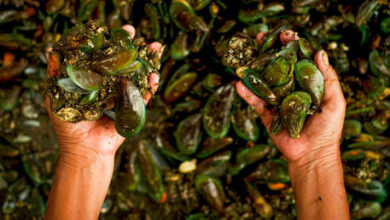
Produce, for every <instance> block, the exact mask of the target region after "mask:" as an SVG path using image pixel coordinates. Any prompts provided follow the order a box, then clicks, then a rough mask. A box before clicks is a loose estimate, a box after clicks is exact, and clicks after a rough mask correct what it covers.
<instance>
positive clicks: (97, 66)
mask: <svg viewBox="0 0 390 220" xmlns="http://www.w3.org/2000/svg"><path fill="white" fill-rule="evenodd" d="M137 55H138V51H137V50H136V49H128V50H123V51H118V52H116V53H114V54H112V55H110V56H108V57H106V58H104V59H102V60H99V61H96V62H95V63H94V64H93V66H92V68H93V69H94V70H95V71H97V72H100V73H103V74H121V73H123V72H126V71H128V69H129V68H131V69H132V68H134V64H133V62H134V61H135V59H136V58H137Z"/></svg>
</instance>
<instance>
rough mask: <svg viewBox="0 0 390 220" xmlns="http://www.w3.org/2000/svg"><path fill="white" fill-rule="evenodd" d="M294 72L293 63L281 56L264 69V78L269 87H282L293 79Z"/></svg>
mask: <svg viewBox="0 0 390 220" xmlns="http://www.w3.org/2000/svg"><path fill="white" fill-rule="evenodd" d="M293 72H294V65H293V63H290V62H288V61H287V59H286V58H284V57H282V56H279V57H278V58H276V59H275V60H274V61H272V62H271V63H270V64H269V65H268V66H267V67H266V68H265V69H264V71H263V72H262V77H263V79H264V80H265V82H266V83H267V84H268V85H269V86H280V85H283V84H284V83H286V82H287V81H288V80H289V79H290V78H291V77H292V73H293Z"/></svg>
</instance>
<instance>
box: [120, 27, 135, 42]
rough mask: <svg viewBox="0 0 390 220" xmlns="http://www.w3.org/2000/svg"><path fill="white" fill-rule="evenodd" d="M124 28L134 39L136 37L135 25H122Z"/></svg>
mask: <svg viewBox="0 0 390 220" xmlns="http://www.w3.org/2000/svg"><path fill="white" fill-rule="evenodd" d="M122 28H123V29H124V30H125V31H127V32H129V34H130V37H131V39H134V37H135V28H134V26H133V25H130V24H125V25H123V26H122Z"/></svg>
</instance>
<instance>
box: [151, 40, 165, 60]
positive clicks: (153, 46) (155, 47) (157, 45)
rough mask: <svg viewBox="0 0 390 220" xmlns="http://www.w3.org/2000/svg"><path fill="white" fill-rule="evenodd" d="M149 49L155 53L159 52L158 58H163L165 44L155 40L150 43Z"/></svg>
mask: <svg viewBox="0 0 390 220" xmlns="http://www.w3.org/2000/svg"><path fill="white" fill-rule="evenodd" d="M149 49H150V50H151V51H153V52H155V53H158V58H160V59H161V56H162V51H163V45H162V44H161V43H160V42H157V41H155V42H153V43H151V44H149Z"/></svg>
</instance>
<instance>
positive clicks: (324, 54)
mask: <svg viewBox="0 0 390 220" xmlns="http://www.w3.org/2000/svg"><path fill="white" fill-rule="evenodd" d="M321 53H322V61H323V62H324V64H325V65H326V66H329V58H328V54H327V53H326V52H325V51H322V52H321Z"/></svg>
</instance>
